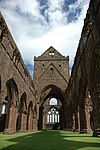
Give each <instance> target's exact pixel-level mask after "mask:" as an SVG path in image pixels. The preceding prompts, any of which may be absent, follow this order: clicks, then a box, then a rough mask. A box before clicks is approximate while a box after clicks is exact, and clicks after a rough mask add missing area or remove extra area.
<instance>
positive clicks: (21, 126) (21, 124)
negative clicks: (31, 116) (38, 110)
mask: <svg viewBox="0 0 100 150" xmlns="http://www.w3.org/2000/svg"><path fill="white" fill-rule="evenodd" d="M26 122H27V94H26V92H24V93H23V94H22V95H21V98H20V102H19V107H18V116H17V120H16V130H17V131H19V130H21V131H26Z"/></svg>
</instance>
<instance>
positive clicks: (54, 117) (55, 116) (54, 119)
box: [47, 107, 59, 123]
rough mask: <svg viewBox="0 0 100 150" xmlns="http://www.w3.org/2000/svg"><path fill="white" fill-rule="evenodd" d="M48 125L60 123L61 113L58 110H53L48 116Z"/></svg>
mask: <svg viewBox="0 0 100 150" xmlns="http://www.w3.org/2000/svg"><path fill="white" fill-rule="evenodd" d="M47 122H48V123H59V111H58V110H57V109H56V108H54V107H53V108H51V109H50V110H49V112H48V116H47Z"/></svg>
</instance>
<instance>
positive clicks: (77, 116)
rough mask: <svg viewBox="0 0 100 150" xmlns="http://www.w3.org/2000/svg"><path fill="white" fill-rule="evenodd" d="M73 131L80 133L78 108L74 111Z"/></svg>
mask: <svg viewBox="0 0 100 150" xmlns="http://www.w3.org/2000/svg"><path fill="white" fill-rule="evenodd" d="M75 131H76V132H79V131H80V117H79V107H78V108H77V110H76V111H75Z"/></svg>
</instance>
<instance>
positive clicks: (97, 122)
mask: <svg viewBox="0 0 100 150" xmlns="http://www.w3.org/2000/svg"><path fill="white" fill-rule="evenodd" d="M66 95H67V99H66V128H70V129H73V130H76V131H77V130H78V131H80V132H89V131H90V130H91V129H92V130H93V131H94V134H96V131H97V130H99V128H100V103H99V101H100V0H91V1H90V5H89V9H88V11H87V15H86V19H85V20H84V26H83V30H82V34H81V38H80V41H79V46H78V49H77V53H76V57H75V62H74V65H73V68H72V73H71V77H70V81H69V84H68V88H67V89H66ZM69 112H70V115H68V114H69Z"/></svg>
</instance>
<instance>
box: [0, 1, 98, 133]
mask: <svg viewBox="0 0 100 150" xmlns="http://www.w3.org/2000/svg"><path fill="white" fill-rule="evenodd" d="M43 129H55V130H56V129H64V130H71V131H77V132H79V133H91V132H93V136H98V135H100V0H91V1H90V5H89V9H88V11H87V15H86V19H85V20H84V26H83V30H82V33H81V38H80V41H79V45H78V49H77V52H76V56H75V60H74V65H73V68H72V73H71V76H70V75H69V57H68V56H67V57H65V56H62V55H61V54H60V53H59V52H58V51H57V50H56V49H55V48H54V47H52V46H51V47H49V48H48V49H47V50H46V51H45V52H44V53H43V54H41V55H40V56H38V57H34V78H33V80H32V78H31V76H30V74H29V71H28V69H27V67H26V65H25V63H24V61H23V59H22V57H21V54H20V51H19V49H18V48H17V46H16V43H15V42H14V40H13V38H12V36H11V33H10V31H9V29H8V27H7V25H6V22H5V20H4V18H3V16H2V15H1V14H0V132H5V133H15V132H18V131H32V130H43Z"/></svg>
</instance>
